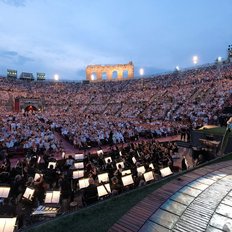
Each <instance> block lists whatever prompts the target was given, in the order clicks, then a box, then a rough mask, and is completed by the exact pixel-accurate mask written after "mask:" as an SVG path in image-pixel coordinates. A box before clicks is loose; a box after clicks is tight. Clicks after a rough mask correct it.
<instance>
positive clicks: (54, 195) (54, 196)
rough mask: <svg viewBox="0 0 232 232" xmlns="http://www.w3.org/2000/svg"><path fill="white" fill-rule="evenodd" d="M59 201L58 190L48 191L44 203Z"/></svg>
mask: <svg viewBox="0 0 232 232" xmlns="http://www.w3.org/2000/svg"><path fill="white" fill-rule="evenodd" d="M59 201H60V191H48V192H46V197H45V200H44V203H54V204H58V203H59Z"/></svg>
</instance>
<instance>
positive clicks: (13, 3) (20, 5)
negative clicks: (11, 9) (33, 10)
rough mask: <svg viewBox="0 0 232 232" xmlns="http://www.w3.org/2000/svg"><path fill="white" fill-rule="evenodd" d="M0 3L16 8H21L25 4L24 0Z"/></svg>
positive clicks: (5, 0)
mask: <svg viewBox="0 0 232 232" xmlns="http://www.w3.org/2000/svg"><path fill="white" fill-rule="evenodd" d="M0 2H3V3H5V4H7V5H11V6H16V7H22V6H25V4H26V0H0Z"/></svg>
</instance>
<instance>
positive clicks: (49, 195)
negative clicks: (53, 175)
mask: <svg viewBox="0 0 232 232" xmlns="http://www.w3.org/2000/svg"><path fill="white" fill-rule="evenodd" d="M51 202H52V192H46V196H45V200H44V203H51Z"/></svg>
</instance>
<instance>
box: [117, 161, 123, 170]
mask: <svg viewBox="0 0 232 232" xmlns="http://www.w3.org/2000/svg"><path fill="white" fill-rule="evenodd" d="M119 164H120V165H121V166H122V168H124V163H123V162H118V163H116V167H117V169H119V167H118V166H119Z"/></svg>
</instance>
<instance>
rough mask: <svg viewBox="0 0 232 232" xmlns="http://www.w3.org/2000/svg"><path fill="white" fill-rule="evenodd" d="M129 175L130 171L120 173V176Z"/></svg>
mask: <svg viewBox="0 0 232 232" xmlns="http://www.w3.org/2000/svg"><path fill="white" fill-rule="evenodd" d="M129 174H131V170H130V169H127V170H123V171H122V176H125V175H129Z"/></svg>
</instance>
